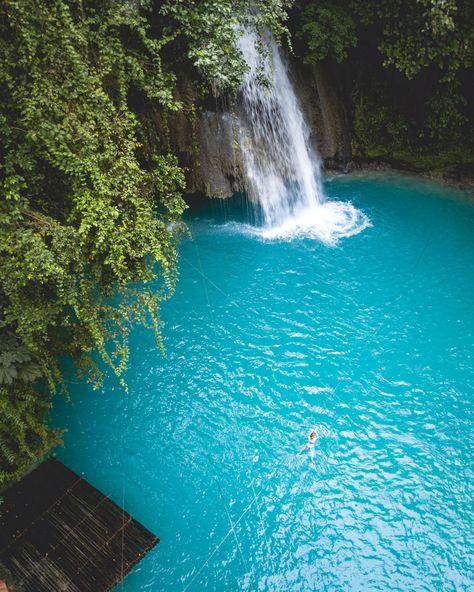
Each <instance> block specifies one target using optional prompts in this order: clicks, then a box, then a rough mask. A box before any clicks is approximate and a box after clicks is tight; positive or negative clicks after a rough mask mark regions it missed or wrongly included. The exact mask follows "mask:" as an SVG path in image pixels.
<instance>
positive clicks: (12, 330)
mask: <svg viewBox="0 0 474 592" xmlns="http://www.w3.org/2000/svg"><path fill="white" fill-rule="evenodd" d="M284 17H285V2H284V1H283V0H273V1H272V2H260V1H257V2H247V1H239V2H232V1H230V0H207V1H203V2H194V1H193V0H166V1H165V2H158V1H157V2H153V1H151V0H138V1H137V0H120V1H117V0H100V1H98V0H52V1H49V0H5V2H2V4H1V5H0V78H1V80H2V85H1V87H0V210H1V212H0V253H1V257H0V303H1V312H0V396H1V398H0V486H1V485H2V484H4V483H6V482H8V481H9V480H11V479H12V478H15V477H16V476H17V475H19V474H21V471H23V470H24V468H25V467H26V466H28V465H29V464H30V463H31V462H32V461H34V460H35V459H36V458H37V457H38V456H40V455H41V454H43V453H44V452H45V451H46V450H47V449H48V448H49V447H50V446H51V445H52V444H54V443H55V442H56V441H57V439H58V437H59V435H58V433H56V432H54V431H51V430H49V429H48V427H47V425H46V423H45V413H46V412H47V410H48V408H49V406H50V400H51V394H52V393H54V392H56V391H57V390H58V389H61V388H63V389H65V385H64V379H63V375H62V368H61V364H60V362H59V360H60V358H61V357H64V356H66V357H71V358H72V359H74V361H75V365H76V368H77V371H78V372H79V374H80V375H81V376H83V377H86V378H88V379H89V380H92V381H94V383H96V384H98V383H99V382H100V379H101V373H100V371H99V365H98V364H97V363H96V360H97V357H96V354H97V353H98V354H99V358H100V359H101V360H102V362H105V364H107V365H108V366H109V368H110V369H111V370H112V371H113V372H115V374H116V375H117V377H118V378H119V379H121V377H122V376H123V373H124V370H125V368H126V365H127V360H128V345H127V343H128V335H129V332H130V329H131V327H132V326H133V325H134V324H135V323H144V324H146V325H147V326H149V327H151V328H152V329H153V330H154V331H155V334H156V338H157V342H158V344H159V345H161V338H160V317H159V310H160V302H161V301H162V300H163V299H164V298H167V297H169V296H170V295H171V294H172V292H173V289H174V287H175V283H176V279H177V257H178V255H177V243H178V241H179V238H180V236H181V234H182V230H183V228H182V224H181V222H180V216H181V214H182V213H183V211H184V209H185V207H186V206H185V202H184V200H183V195H182V193H183V190H184V174H183V171H182V170H181V168H180V167H179V166H178V161H177V158H176V156H175V155H173V154H170V153H168V152H167V151H166V149H165V148H164V147H163V146H162V145H161V144H160V142H159V139H158V141H154V142H153V143H150V142H148V141H147V133H146V132H145V129H144V123H143V119H142V118H140V117H139V112H143V111H146V110H147V109H148V108H149V109H159V110H160V111H161V112H172V111H177V110H179V109H180V108H181V107H182V105H181V104H180V102H179V101H178V100H176V99H175V85H176V79H177V74H178V73H179V71H180V70H181V69H183V68H187V69H188V70H189V71H190V72H191V73H192V75H193V76H195V77H196V79H199V80H200V81H201V83H202V84H204V83H206V84H207V87H208V88H214V89H218V90H220V91H229V92H232V91H235V89H236V87H237V86H238V81H239V76H240V75H241V74H242V72H243V71H244V65H243V63H242V59H241V56H240V55H239V52H238V51H237V50H236V48H235V40H236V38H237V35H239V30H238V28H237V25H238V24H239V23H242V22H245V23H247V24H248V25H249V26H254V27H257V28H258V27H264V26H265V27H272V28H273V29H274V30H275V32H276V33H277V34H278V33H279V31H280V28H281V22H282V21H283V19H284ZM124 387H125V384H124Z"/></svg>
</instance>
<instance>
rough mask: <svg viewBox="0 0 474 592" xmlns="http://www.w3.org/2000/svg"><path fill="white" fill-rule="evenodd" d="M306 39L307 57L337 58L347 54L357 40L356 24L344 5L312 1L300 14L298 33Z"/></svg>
mask: <svg viewBox="0 0 474 592" xmlns="http://www.w3.org/2000/svg"><path fill="white" fill-rule="evenodd" d="M297 35H298V37H299V38H300V39H303V40H304V41H305V42H306V53H305V56H304V61H305V62H306V63H309V64H311V63H314V62H318V61H320V60H323V59H324V58H326V57H328V56H329V57H332V58H334V59H335V60H336V62H339V63H340V62H342V61H343V60H344V59H346V58H347V51H348V49H349V48H350V47H355V45H356V44H357V35H356V24H355V21H354V19H353V18H352V16H351V14H350V13H349V12H348V11H347V9H346V7H345V6H344V5H339V4H337V3H335V2H331V1H322V2H315V3H310V4H309V5H308V6H306V7H305V8H304V9H303V10H302V12H301V16H300V27H299V29H298V33H297Z"/></svg>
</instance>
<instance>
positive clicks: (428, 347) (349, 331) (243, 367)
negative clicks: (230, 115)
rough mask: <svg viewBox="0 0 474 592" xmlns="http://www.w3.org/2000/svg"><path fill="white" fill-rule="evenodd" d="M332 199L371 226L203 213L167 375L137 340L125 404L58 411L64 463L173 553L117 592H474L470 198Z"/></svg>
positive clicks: (396, 191) (172, 328)
mask: <svg viewBox="0 0 474 592" xmlns="http://www.w3.org/2000/svg"><path fill="white" fill-rule="evenodd" d="M327 192H328V194H329V195H330V197H331V198H332V199H337V200H341V201H349V200H350V201H351V202H352V203H353V204H354V206H355V207H357V208H358V209H359V210H360V211H362V212H363V213H364V214H365V215H366V216H367V217H368V219H369V220H370V222H371V224H372V226H371V227H368V228H365V229H364V230H363V231H362V232H361V233H360V234H357V235H356V236H351V237H348V238H345V239H342V240H341V241H340V242H339V243H338V244H337V245H336V246H327V245H325V244H323V243H321V242H318V241H316V240H309V239H297V240H292V241H287V242H285V241H282V240H279V241H275V242H269V241H265V240H262V239H261V238H259V237H258V236H255V235H254V234H252V233H249V232H248V231H247V230H246V227H245V226H244V225H241V223H242V222H245V212H246V207H245V206H244V204H243V203H242V202H241V201H239V200H237V201H236V202H234V203H233V204H232V203H229V202H226V204H225V205H222V204H217V205H214V206H213V207H212V208H211V207H207V208H200V209H198V210H195V211H194V212H191V213H190V215H189V225H190V228H191V230H192V233H193V237H194V240H192V241H191V240H185V242H184V243H183V245H182V249H181V252H182V259H181V279H180V282H179V285H178V288H177V293H176V295H175V296H174V298H173V299H172V300H171V301H170V302H168V303H166V304H165V305H164V308H163V315H162V316H163V319H164V321H165V323H166V325H165V329H164V339H165V345H166V351H167V358H166V359H164V358H163V357H162V356H161V354H160V353H159V351H158V350H157V349H156V347H155V344H154V341H153V336H152V334H151V333H150V332H147V331H146V330H145V329H138V330H137V331H136V332H135V333H134V335H133V338H132V355H131V361H130V365H131V370H130V371H129V373H128V377H127V380H128V383H129V387H130V392H129V394H128V395H124V394H123V393H121V392H120V391H119V389H118V387H117V386H116V383H115V381H114V380H113V379H112V378H109V379H107V381H106V383H105V385H104V388H103V390H102V391H101V392H93V391H92V390H91V389H89V387H87V386H85V385H73V386H72V391H73V392H72V400H73V402H72V403H67V402H65V401H61V402H60V403H59V404H58V409H57V411H56V413H55V418H54V421H55V423H56V424H58V425H61V426H67V427H68V429H69V431H68V433H67V434H66V436H65V448H64V449H60V450H59V451H58V455H59V457H60V458H61V459H62V460H63V461H64V462H65V463H66V464H67V465H69V466H70V467H71V468H72V469H74V470H75V471H78V472H82V471H83V472H84V473H85V474H86V475H87V477H88V478H89V479H90V481H91V482H92V483H93V484H94V485H95V486H97V487H99V488H100V489H101V490H102V491H104V492H105V493H110V494H111V497H112V498H113V499H114V500H115V501H116V502H118V503H120V504H121V503H122V502H123V501H124V503H125V508H126V509H127V510H129V511H130V512H131V513H132V514H133V515H134V516H135V517H136V518H138V519H139V520H141V521H142V522H143V523H144V524H145V525H146V526H148V527H149V528H150V529H151V530H152V531H153V532H155V533H156V534H157V535H158V536H159V537H160V539H161V543H160V544H159V545H158V546H157V547H156V548H155V549H154V550H153V551H152V552H151V553H150V554H149V555H148V556H147V557H146V558H145V560H144V561H143V562H142V563H141V564H140V565H139V566H138V567H137V568H136V569H135V570H134V571H133V572H132V573H131V575H130V576H128V577H127V578H126V580H125V582H124V584H123V590H127V591H129V592H139V591H153V592H155V591H157V592H159V591H175V590H191V591H196V592H197V591H199V590H216V591H225V592H229V591H237V590H249V591H256V590H261V591H265V592H266V591H285V592H293V591H312V590H315V591H386V590H399V591H414V592H415V591H422V590H423V591H430V592H432V591H435V590H436V591H438V590H439V591H443V592H444V591H451V590H453V591H454V590H456V591H460V590H462V591H468V590H473V589H474V576H473V550H474V534H473V525H474V517H473V515H474V512H473V497H472V493H473V492H472V484H473V447H472V441H473V440H472V438H473V402H472V395H473V390H474V389H473V387H474V369H473V368H474V365H473V361H474V354H473V345H474V344H473V341H474V337H473V333H474V320H473V318H474V305H473V296H474V264H473V255H474V207H473V205H472V204H473V203H474V202H472V201H471V202H470V203H469V200H464V199H463V196H462V195H459V194H456V193H453V192H451V191H448V190H446V189H444V188H439V187H436V186H433V185H429V184H424V183H421V182H419V181H413V180H411V179H405V178H403V177H393V178H372V179H370V178H349V177H344V178H337V179H334V180H333V181H332V182H328V183H327ZM313 427H314V428H316V429H317V431H318V433H319V439H318V444H317V455H316V458H315V460H314V462H312V461H311V459H310V458H309V457H308V456H307V455H305V454H301V455H298V454H297V452H298V450H299V449H300V448H301V446H302V445H303V444H304V443H305V441H306V438H307V434H308V431H309V430H310V429H311V428H313ZM231 526H233V529H232V528H231ZM121 589H122V586H120V587H119V588H118V590H121Z"/></svg>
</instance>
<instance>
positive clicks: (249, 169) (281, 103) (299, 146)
mask: <svg viewBox="0 0 474 592" xmlns="http://www.w3.org/2000/svg"><path fill="white" fill-rule="evenodd" d="M267 41H268V48H269V52H268V53H263V54H262V52H261V51H259V49H258V44H259V39H258V37H257V35H256V34H255V33H251V32H249V31H244V33H243V35H242V36H241V37H240V39H239V44H238V45H239V49H240V50H241V52H242V55H243V57H244V60H245V62H246V63H247V65H248V71H247V72H246V74H245V77H244V81H243V83H242V86H241V104H240V109H239V113H238V118H237V129H238V138H239V144H240V148H241V152H242V158H243V168H244V175H245V182H246V188H247V192H248V194H249V197H250V199H251V201H252V202H253V203H255V204H257V207H258V209H259V212H261V216H262V223H263V227H262V228H261V229H260V233H261V234H262V235H263V236H264V237H266V238H285V237H287V238H288V237H290V238H291V237H295V236H311V237H314V238H318V239H320V240H323V241H324V242H326V243H329V244H331V243H335V242H337V240H338V239H339V238H341V237H343V236H350V235H353V234H356V233H358V232H360V231H361V230H363V228H365V227H366V226H368V225H369V221H368V219H367V218H366V217H365V216H364V215H363V214H361V213H360V212H359V211H358V210H356V209H355V208H354V207H353V206H352V204H350V203H342V202H335V201H331V202H330V201H327V200H326V198H325V195H324V190H323V185H322V175H321V162H320V158H319V155H318V154H317V152H316V151H315V150H314V149H313V148H312V146H311V144H310V140H309V130H308V127H307V125H306V123H305V121H304V117H303V113H302V111H301V108H300V105H299V102H298V99H297V97H296V95H295V92H294V90H293V87H292V84H291V82H290V80H289V77H288V73H287V69H286V65H285V64H284V62H283V60H282V58H281V55H280V52H279V50H278V47H277V45H276V43H275V41H274V40H273V38H271V37H270V36H269V38H268V40H267ZM262 81H263V82H262Z"/></svg>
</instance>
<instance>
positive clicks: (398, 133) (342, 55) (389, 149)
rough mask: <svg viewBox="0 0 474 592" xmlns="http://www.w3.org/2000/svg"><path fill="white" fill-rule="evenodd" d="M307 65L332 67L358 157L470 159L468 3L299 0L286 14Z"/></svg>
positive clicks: (471, 15)
mask: <svg viewBox="0 0 474 592" xmlns="http://www.w3.org/2000/svg"><path fill="white" fill-rule="evenodd" d="M290 23H291V28H292V32H293V36H294V39H295V47H296V48H297V51H299V53H300V55H301V56H302V59H303V60H304V61H305V62H306V63H315V62H317V61H322V60H326V61H327V62H329V63H330V64H331V67H332V69H334V70H336V71H337V74H338V77H339V80H340V82H341V85H342V87H343V93H344V95H345V102H346V105H347V107H348V109H349V112H350V113H349V114H350V119H351V123H352V135H353V151H354V153H355V155H356V156H369V157H370V156H382V157H393V158H395V159H398V160H400V161H405V162H406V163H407V164H412V165H414V166H415V167H417V168H420V169H426V168H430V167H437V166H443V165H444V164H454V163H462V162H470V163H472V164H474V85H473V84H472V80H473V74H474V69H473V65H474V3H473V2H471V1H470V0H415V1H412V0H393V1H388V0H387V1H385V0H306V1H302V2H297V3H296V5H295V7H294V9H293V12H292V18H291V21H290Z"/></svg>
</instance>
